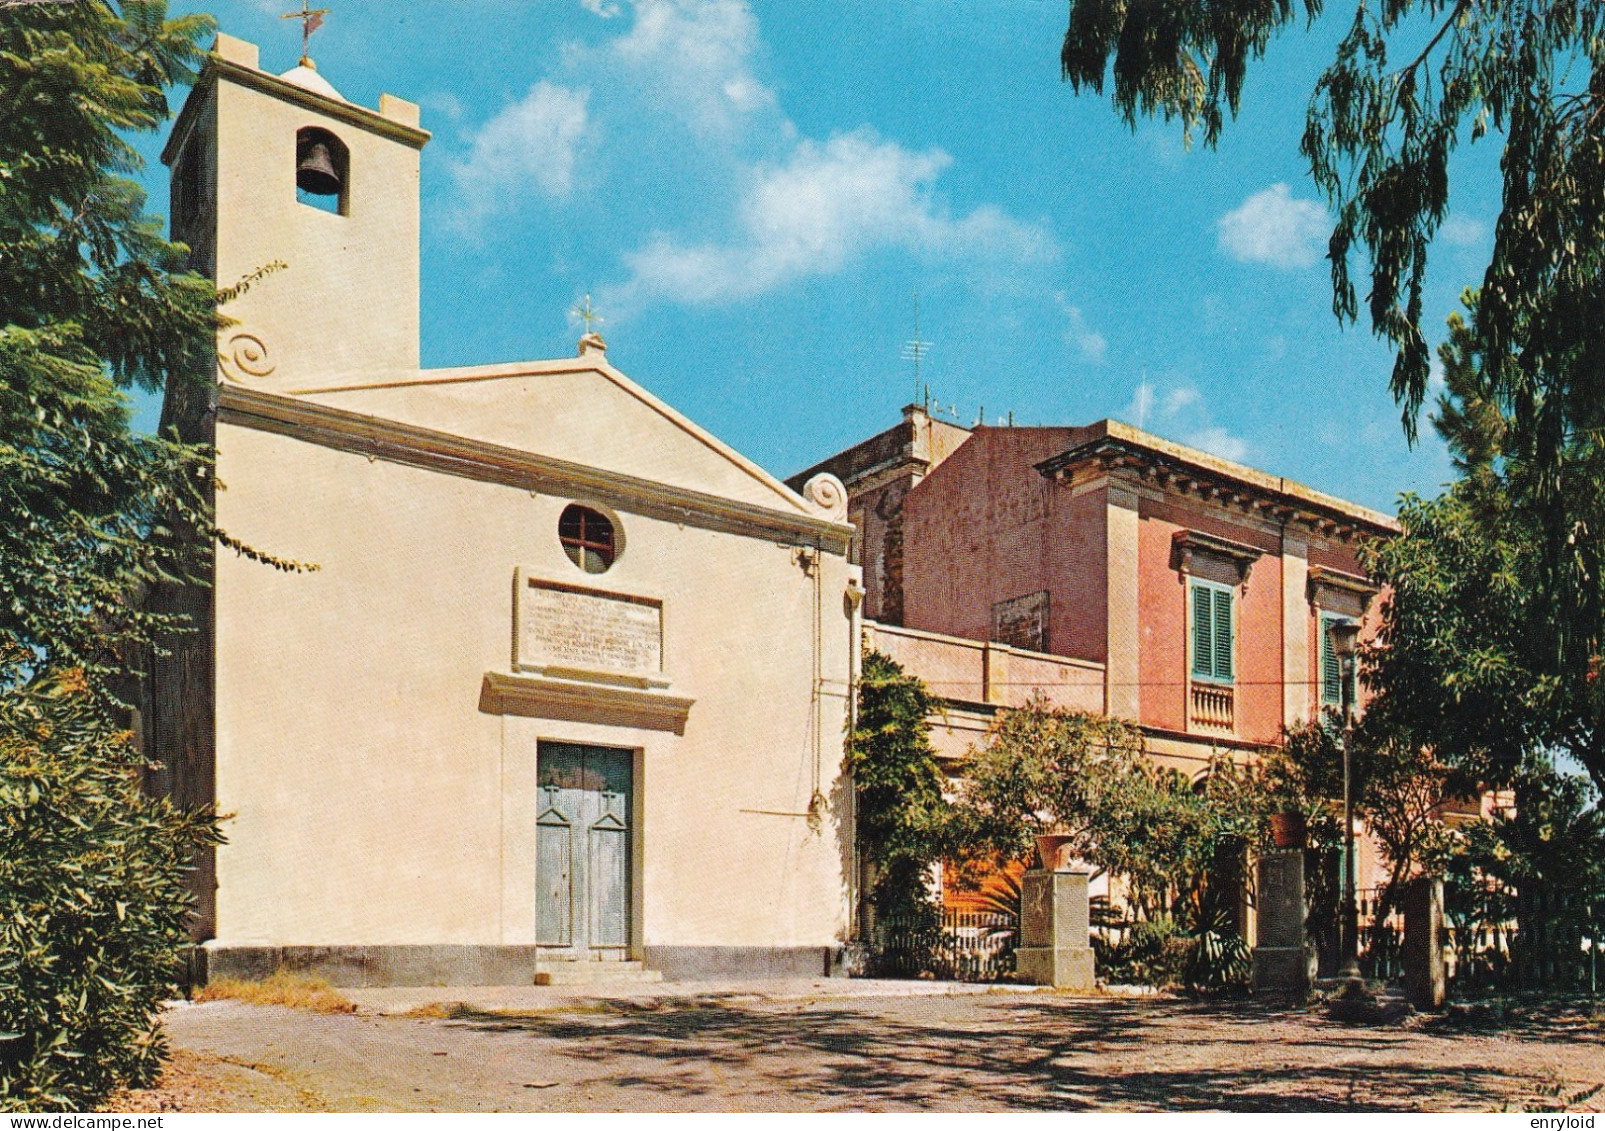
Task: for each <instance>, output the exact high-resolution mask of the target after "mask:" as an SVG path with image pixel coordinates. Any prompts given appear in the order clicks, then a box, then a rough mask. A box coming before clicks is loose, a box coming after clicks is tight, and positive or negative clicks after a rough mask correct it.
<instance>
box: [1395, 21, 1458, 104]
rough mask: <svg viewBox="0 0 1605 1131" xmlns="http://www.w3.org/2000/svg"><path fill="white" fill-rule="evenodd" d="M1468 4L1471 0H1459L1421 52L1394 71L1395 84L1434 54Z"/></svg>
mask: <svg viewBox="0 0 1605 1131" xmlns="http://www.w3.org/2000/svg"><path fill="white" fill-rule="evenodd" d="M1468 6H1469V0H1458V2H1457V3H1456V4H1455V6H1454V7H1453V8H1452V9H1451V10H1450V12H1449V18H1448V19H1446V20H1444V21H1443V26H1442V27H1440V28H1439V29H1438V30H1437V31H1436V32H1435V33H1434V34H1433V36H1432V38H1431V39H1429V40H1427V45H1426V46H1425V47H1423V48H1422V49H1421V53H1420V54H1419V55H1417V56H1416V57H1415V58H1414V59H1412V60H1410V62H1408V63H1406V64H1405V65H1404V66H1403V67H1401V68H1399V69H1398V70H1397V71H1394V72H1393V81H1394V83H1395V84H1398V83H1402V82H1403V81H1404V77H1405V76H1406V75H1408V74H1410V73H1412V72H1413V71H1414V70H1415V69H1416V68H1417V67H1419V66H1421V64H1422V63H1425V62H1426V61H1427V57H1428V56H1429V55H1431V54H1432V49H1433V48H1435V47H1437V46H1438V43H1439V41H1441V40H1442V39H1443V37H1444V36H1445V35H1447V34H1448V32H1449V29H1450V28H1452V27H1454V26H1455V24H1457V23H1459V22H1460V17H1461V16H1463V15H1465V14H1466V8H1467V7H1468Z"/></svg>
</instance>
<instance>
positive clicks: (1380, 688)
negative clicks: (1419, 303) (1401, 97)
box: [1365, 293, 1605, 788]
mask: <svg viewBox="0 0 1605 1131" xmlns="http://www.w3.org/2000/svg"><path fill="white" fill-rule="evenodd" d="M1466 303H1467V310H1468V313H1467V317H1466V318H1465V319H1462V318H1461V317H1459V316H1452V317H1451V318H1450V321H1449V326H1450V333H1449V340H1448V342H1447V343H1445V345H1444V346H1443V347H1442V348H1441V350H1440V357H1441V359H1442V361H1443V368H1444V379H1445V390H1444V392H1443V394H1442V396H1441V397H1440V398H1439V403H1438V408H1437V412H1436V414H1435V417H1434V423H1435V425H1436V427H1437V429H1438V431H1439V433H1440V434H1441V435H1442V436H1443V438H1444V440H1445V442H1446V443H1447V444H1448V446H1449V450H1450V452H1451V454H1452V455H1453V457H1454V459H1455V464H1456V468H1457V471H1458V472H1459V476H1458V478H1457V480H1456V482H1455V483H1454V484H1453V485H1452V486H1451V487H1450V488H1449V489H1448V490H1447V491H1446V492H1445V493H1444V494H1443V495H1441V496H1440V497H1438V498H1436V499H1433V500H1428V501H1423V500H1421V499H1418V498H1415V497H1414V496H1406V497H1405V498H1404V499H1403V500H1402V502H1401V505H1400V510H1399V518H1400V522H1401V524H1402V526H1403V534H1402V535H1401V536H1400V537H1398V538H1396V539H1393V540H1391V541H1388V542H1385V543H1378V544H1376V545H1374V546H1372V547H1371V548H1370V550H1369V552H1368V555H1367V566H1368V568H1369V570H1370V571H1371V573H1372V574H1373V575H1374V576H1375V577H1376V579H1377V580H1378V581H1380V582H1382V583H1384V584H1385V585H1386V586H1387V587H1388V588H1389V590H1390V591H1391V592H1390V595H1389V597H1388V599H1387V602H1386V604H1385V605H1384V607H1383V623H1382V630H1381V633H1380V635H1379V638H1378V641H1377V646H1376V647H1373V648H1370V649H1368V650H1367V652H1366V655H1365V671H1366V675H1365V679H1366V682H1367V684H1368V685H1369V686H1370V687H1371V688H1372V689H1373V691H1374V692H1375V697H1374V698H1373V700H1372V702H1371V703H1370V705H1369V706H1368V708H1367V712H1366V719H1367V721H1366V729H1367V730H1368V731H1369V732H1371V733H1373V734H1375V735H1378V736H1380V735H1383V734H1386V735H1389V736H1391V737H1392V738H1393V739H1394V740H1396V741H1410V742H1414V743H1415V744H1417V745H1420V746H1425V747H1430V748H1431V749H1432V750H1433V751H1434V752H1435V753H1436V754H1437V756H1438V758H1439V759H1440V760H1441V761H1442V762H1443V763H1444V764H1445V765H1446V766H1448V767H1449V768H1450V769H1452V770H1454V771H1456V772H1458V773H1459V774H1460V775H1461V776H1462V777H1464V778H1466V779H1469V780H1470V781H1471V782H1482V783H1487V784H1490V785H1503V784H1507V783H1509V782H1510V781H1511V780H1513V777H1514V775H1515V774H1516V773H1517V772H1518V770H1519V769H1520V768H1521V767H1522V766H1523V765H1524V764H1525V763H1526V761H1527V760H1528V759H1529V758H1530V757H1531V756H1532V755H1533V754H1534V753H1536V752H1539V751H1542V750H1564V751H1566V752H1569V753H1570V754H1571V755H1572V756H1573V757H1574V758H1576V760H1577V761H1578V762H1579V763H1581V764H1582V765H1583V766H1584V767H1585V768H1586V769H1587V771H1588V772H1589V774H1590V775H1591V776H1592V778H1593V780H1594V783H1595V786H1596V788H1598V787H1600V786H1601V785H1605V688H1602V687H1601V686H1600V681H1599V678H1598V675H1599V667H1600V660H1599V651H1600V646H1601V628H1602V625H1605V622H1602V614H1605V610H1602V602H1605V589H1602V586H1601V580H1600V579H1601V574H1600V569H1601V567H1602V566H1605V525H1602V522H1601V520H1602V519H1605V498H1602V497H1601V492H1602V491H1605V453H1602V451H1601V450H1600V445H1599V444H1598V442H1597V441H1596V440H1594V439H1593V438H1592V437H1579V438H1577V439H1575V440H1574V441H1573V442H1571V443H1570V444H1569V445H1568V451H1567V453H1566V456H1565V469H1566V479H1565V482H1566V483H1567V484H1569V490H1568V491H1567V492H1566V494H1565V497H1564V498H1561V499H1559V500H1550V499H1548V498H1547V496H1546V495H1545V492H1546V491H1547V490H1548V488H1546V487H1545V485H1544V484H1545V483H1546V478H1545V476H1544V475H1543V473H1542V472H1541V470H1540V467H1539V463H1538V461H1537V460H1536V459H1535V457H1534V454H1533V451H1532V443H1531V438H1530V437H1529V436H1527V435H1526V434H1525V433H1524V432H1523V431H1522V430H1521V429H1520V428H1518V427H1516V426H1515V422H1514V420H1513V417H1512V416H1511V414H1510V413H1509V412H1508V411H1506V410H1505V409H1504V408H1503V407H1502V406H1501V405H1500V403H1499V401H1498V399H1497V398H1495V397H1494V396H1492V395H1491V394H1490V388H1489V382H1490V378H1489V376H1488V369H1487V366H1486V364H1485V359H1484V357H1483V355H1482V354H1481V353H1480V352H1479V349H1478V347H1477V344H1476V330H1475V323H1476V320H1477V319H1478V317H1479V316H1480V310H1481V304H1480V301H1479V298H1478V296H1477V295H1475V294H1472V293H1468V295H1467V296H1466ZM1602 424H1605V421H1602ZM1557 519H1558V521H1559V526H1558V527H1557V526H1556V525H1555V523H1556V521H1557ZM1463 784H1464V783H1463Z"/></svg>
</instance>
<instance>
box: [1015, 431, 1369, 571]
mask: <svg viewBox="0 0 1605 1131" xmlns="http://www.w3.org/2000/svg"><path fill="white" fill-rule="evenodd" d="M1104 423H1105V424H1106V425H1107V427H1108V429H1109V431H1108V433H1107V434H1105V435H1102V436H1097V437H1094V438H1093V439H1091V440H1088V441H1086V442H1085V443H1081V444H1077V445H1076V446H1075V447H1073V448H1070V449H1069V450H1068V451H1065V452H1062V453H1060V454H1059V455H1056V456H1054V457H1053V458H1052V459H1047V460H1044V461H1042V462H1041V463H1039V464H1037V465H1036V469H1037V471H1038V472H1039V473H1041V474H1042V475H1043V476H1045V477H1046V478H1048V479H1051V480H1054V481H1055V482H1059V483H1067V484H1071V485H1077V484H1080V483H1082V482H1084V481H1086V480H1088V479H1089V478H1092V477H1095V476H1099V475H1110V474H1116V473H1123V474H1124V475H1125V476H1129V477H1131V478H1132V479H1133V480H1134V481H1136V482H1138V483H1144V484H1153V485H1157V486H1158V487H1160V488H1162V489H1164V490H1165V491H1167V492H1176V493H1179V494H1181V495H1184V496H1185V495H1190V494H1196V495H1198V496H1199V497H1201V498H1204V499H1206V500H1210V501H1213V502H1215V503H1218V504H1219V505H1222V506H1235V507H1237V508H1239V509H1240V510H1241V511H1243V512H1244V513H1249V514H1253V513H1262V514H1264V515H1266V516H1267V517H1269V518H1272V519H1273V520H1275V521H1276V522H1278V523H1280V524H1282V525H1297V526H1302V527H1305V528H1307V529H1309V530H1310V531H1312V532H1314V533H1316V534H1321V535H1325V536H1329V537H1335V538H1338V539H1341V540H1343V541H1348V540H1350V539H1352V538H1354V537H1355V536H1356V535H1364V536H1370V537H1392V536H1394V535H1396V534H1398V532H1399V524H1398V523H1397V522H1396V521H1395V520H1394V519H1392V518H1390V517H1389V516H1388V515H1385V514H1383V513H1381V512H1380V511H1373V510H1371V509H1370V508H1368V507H1362V506H1360V505H1359V504H1358V503H1351V502H1348V501H1347V500H1345V499H1339V498H1337V497H1335V496H1332V495H1326V494H1323V493H1322V492H1319V491H1316V490H1314V489H1313V488H1310V487H1306V486H1304V485H1303V484H1302V483H1297V482H1295V481H1293V480H1291V479H1285V478H1280V477H1277V476H1273V475H1268V474H1266V473H1265V472H1262V471H1256V470H1255V469H1253V468H1250V467H1243V466H1241V465H1237V464H1233V463H1231V462H1229V461H1227V460H1222V459H1218V458H1216V457H1213V456H1210V455H1208V454H1206V453H1203V452H1193V451H1192V450H1191V449H1188V448H1185V447H1183V446H1182V445H1180V444H1171V443H1168V442H1166V441H1160V440H1158V439H1156V438H1150V437H1148V436H1147V434H1146V433H1142V432H1138V431H1137V430H1136V429H1133V428H1128V427H1126V426H1125V425H1120V424H1118V423H1117V422H1115V421H1107V422H1104Z"/></svg>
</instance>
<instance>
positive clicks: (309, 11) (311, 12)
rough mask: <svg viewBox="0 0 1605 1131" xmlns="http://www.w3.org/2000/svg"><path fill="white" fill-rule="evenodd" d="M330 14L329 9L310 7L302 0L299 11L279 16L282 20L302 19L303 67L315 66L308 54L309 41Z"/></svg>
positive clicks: (305, 0)
mask: <svg viewBox="0 0 1605 1131" xmlns="http://www.w3.org/2000/svg"><path fill="white" fill-rule="evenodd" d="M328 14H329V9H327V8H308V7H307V0H301V10H300V11H299V12H284V13H282V14H281V15H280V16H279V19H281V20H300V21H301V66H303V67H312V66H313V64H312V59H311V57H310V56H309V55H307V42H308V41H309V40H310V39H311V38H312V33H313V32H315V31H317V30H318V29H319V28H320V27H322V26H323V17H324V16H327V15H328ZM313 69H314V70H316V69H317V68H316V67H313Z"/></svg>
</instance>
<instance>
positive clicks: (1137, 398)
mask: <svg viewBox="0 0 1605 1131" xmlns="http://www.w3.org/2000/svg"><path fill="white" fill-rule="evenodd" d="M1154 401H1155V397H1154V387H1153V386H1152V385H1150V384H1149V383H1148V379H1147V378H1146V377H1145V378H1143V379H1142V380H1141V381H1139V382H1138V383H1137V387H1136V389H1134V390H1133V391H1132V394H1131V400H1130V401H1128V402H1127V403H1126V407H1125V408H1123V409H1121V410H1120V415H1121V416H1122V417H1124V418H1125V419H1127V420H1130V421H1133V422H1134V423H1135V424H1136V425H1137V427H1138V428H1147V427H1148V423H1149V420H1150V418H1151V417H1152V416H1153V415H1154Z"/></svg>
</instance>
